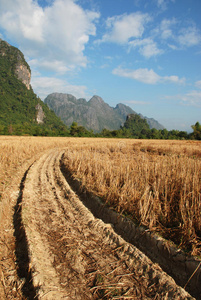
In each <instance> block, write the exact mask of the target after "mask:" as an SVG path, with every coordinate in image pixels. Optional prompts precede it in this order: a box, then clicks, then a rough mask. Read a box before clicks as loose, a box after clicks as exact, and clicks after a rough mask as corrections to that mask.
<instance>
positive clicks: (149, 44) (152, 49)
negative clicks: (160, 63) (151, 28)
mask: <svg viewBox="0 0 201 300" xmlns="http://www.w3.org/2000/svg"><path fill="white" fill-rule="evenodd" d="M129 45H130V47H132V48H137V47H139V52H140V54H142V55H143V56H144V57H146V58H150V57H152V56H156V55H159V54H162V53H163V50H161V49H158V47H157V44H156V43H155V42H154V41H153V40H152V39H151V38H146V39H142V40H139V39H136V40H134V41H132V42H130V43H129Z"/></svg>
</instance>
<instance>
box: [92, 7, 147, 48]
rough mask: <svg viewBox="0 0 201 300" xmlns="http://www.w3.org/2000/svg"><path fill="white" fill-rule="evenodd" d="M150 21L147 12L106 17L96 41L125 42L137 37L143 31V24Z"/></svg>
mask: <svg viewBox="0 0 201 300" xmlns="http://www.w3.org/2000/svg"><path fill="white" fill-rule="evenodd" d="M150 21H151V17H150V16H149V15H148V14H147V13H141V12H136V13H132V14H123V15H119V16H114V17H111V18H108V19H107V21H106V30H107V33H105V34H104V35H103V37H102V39H101V40H99V41H98V42H112V43H116V44H126V43H128V41H129V40H130V39H133V38H139V37H141V36H142V34H143V32H144V29H145V28H144V27H145V25H146V24H147V23H148V22H150Z"/></svg>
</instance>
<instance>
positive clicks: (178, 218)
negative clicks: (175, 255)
mask: <svg viewBox="0 0 201 300" xmlns="http://www.w3.org/2000/svg"><path fill="white" fill-rule="evenodd" d="M65 159H66V161H65V163H66V164H67V166H68V168H69V169H70V171H71V172H72V173H73V175H74V176H75V177H77V178H79V179H81V181H82V184H83V186H85V187H86V188H87V189H88V190H91V191H93V192H94V193H95V194H97V195H98V196H100V197H101V198H103V199H104V201H105V202H106V203H107V204H108V205H109V206H111V207H113V208H114V209H116V210H117V211H118V212H120V213H124V214H126V215H129V216H130V217H131V218H132V219H133V220H135V222H137V223H138V224H141V225H144V226H146V227H147V228H149V229H150V230H151V231H157V232H160V234H162V236H163V237H165V238H167V239H170V240H172V241H174V242H175V243H176V244H177V245H178V246H179V247H180V248H183V249H185V250H187V251H190V252H191V254H193V255H199V256H201V213H200V212H201V143H200V142H192V141H190V142H189V141H184V142H183V141H182V142H181V141H150V140H149V141H148V140H147V141H139V140H106V139H105V140H101V141H100V140H93V141H89V142H86V143H84V142H83V143H77V144H75V145H72V146H71V147H69V149H68V151H67V152H66V156H65Z"/></svg>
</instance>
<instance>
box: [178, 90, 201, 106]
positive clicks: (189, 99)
mask: <svg viewBox="0 0 201 300" xmlns="http://www.w3.org/2000/svg"><path fill="white" fill-rule="evenodd" d="M180 100H181V101H182V102H183V104H186V105H192V106H197V107H201V91H194V90H193V91H190V92H189V93H187V94H185V95H182V96H180Z"/></svg>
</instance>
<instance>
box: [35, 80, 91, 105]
mask: <svg viewBox="0 0 201 300" xmlns="http://www.w3.org/2000/svg"><path fill="white" fill-rule="evenodd" d="M31 85H32V87H33V89H34V92H35V93H36V94H37V95H39V96H40V98H41V99H43V100H44V99H45V98H46V97H47V96H48V95H49V94H51V93H55V92H59V93H66V94H72V95H74V96H75V97H77V98H87V97H88V96H87V93H86V90H87V88H86V86H77V85H71V84H69V83H68V82H66V81H65V80H64V79H59V78H55V77H40V76H33V78H32V80H31Z"/></svg>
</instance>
